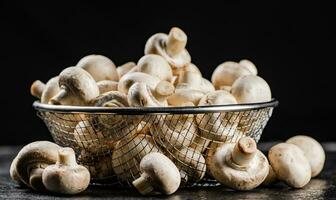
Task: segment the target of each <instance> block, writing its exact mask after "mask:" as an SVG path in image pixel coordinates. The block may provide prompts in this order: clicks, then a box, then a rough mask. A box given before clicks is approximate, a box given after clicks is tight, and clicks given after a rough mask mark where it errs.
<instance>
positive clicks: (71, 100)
mask: <svg viewBox="0 0 336 200" xmlns="http://www.w3.org/2000/svg"><path fill="white" fill-rule="evenodd" d="M59 86H60V91H59V92H58V93H57V95H56V96H54V97H53V98H51V99H50V101H49V103H51V104H55V105H60V104H62V105H77V106H82V105H88V103H89V102H90V101H91V100H92V99H93V98H95V97H97V96H98V95H99V88H98V86H97V84H96V82H95V80H94V79H93V78H92V76H91V75H90V74H89V73H87V72H86V71H85V70H83V69H82V68H79V67H68V68H66V69H64V70H63V71H62V72H61V73H60V75H59Z"/></svg>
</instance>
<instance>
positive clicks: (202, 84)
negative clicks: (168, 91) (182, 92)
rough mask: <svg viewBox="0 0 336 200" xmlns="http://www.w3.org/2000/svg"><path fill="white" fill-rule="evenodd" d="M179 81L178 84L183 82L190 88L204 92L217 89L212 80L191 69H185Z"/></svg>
mask: <svg viewBox="0 0 336 200" xmlns="http://www.w3.org/2000/svg"><path fill="white" fill-rule="evenodd" d="M177 83H178V85H179V84H181V83H183V84H186V86H187V87H188V88H190V89H195V90H199V91H202V92H204V93H208V92H213V91H215V88H214V86H213V85H212V83H211V82H210V81H208V80H207V79H205V78H202V75H201V74H199V73H195V72H191V71H185V72H183V73H181V75H180V76H179V79H178V81H177ZM177 87H178V86H177Z"/></svg>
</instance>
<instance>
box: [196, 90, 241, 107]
mask: <svg viewBox="0 0 336 200" xmlns="http://www.w3.org/2000/svg"><path fill="white" fill-rule="evenodd" d="M230 104H237V100H236V99H235V97H234V96H233V95H232V94H230V92H228V91H225V90H216V91H213V92H210V93H208V94H206V95H205V96H203V97H202V99H201V100H200V102H199V103H198V105H199V106H210V105H230Z"/></svg>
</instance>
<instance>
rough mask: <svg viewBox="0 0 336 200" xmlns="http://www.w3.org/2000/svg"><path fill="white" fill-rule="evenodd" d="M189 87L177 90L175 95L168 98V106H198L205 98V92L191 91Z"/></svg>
mask: <svg viewBox="0 0 336 200" xmlns="http://www.w3.org/2000/svg"><path fill="white" fill-rule="evenodd" d="M187 87H188V86H187ZM187 87H186V88H176V89H175V93H174V94H172V95H171V96H169V97H168V98H167V101H168V104H169V105H172V106H179V105H181V104H185V103H190V102H191V103H193V104H194V105H197V104H198V102H199V101H200V99H201V98H202V97H203V96H204V92H202V91H199V90H195V89H189V88H187Z"/></svg>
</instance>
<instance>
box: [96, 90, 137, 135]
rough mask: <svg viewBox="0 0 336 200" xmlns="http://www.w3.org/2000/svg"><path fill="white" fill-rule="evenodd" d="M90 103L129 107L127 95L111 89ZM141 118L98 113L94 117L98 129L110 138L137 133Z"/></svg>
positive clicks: (103, 105) (102, 105) (99, 105)
mask: <svg viewBox="0 0 336 200" xmlns="http://www.w3.org/2000/svg"><path fill="white" fill-rule="evenodd" d="M90 105H93V106H98V107H115V108H123V107H129V104H128V100H127V96H126V95H125V94H124V93H121V92H119V91H110V92H106V93H104V94H101V95H99V96H98V97H96V98H94V99H93V100H91V102H90ZM139 122H140V119H138V118H137V117H136V116H125V115H105V114H101V115H97V116H95V117H93V118H92V124H94V125H95V128H96V130H98V131H102V132H104V133H106V134H108V137H109V138H112V139H113V140H119V139H122V138H124V137H125V136H132V135H133V134H135V133H136V127H137V125H138V123H139Z"/></svg>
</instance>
